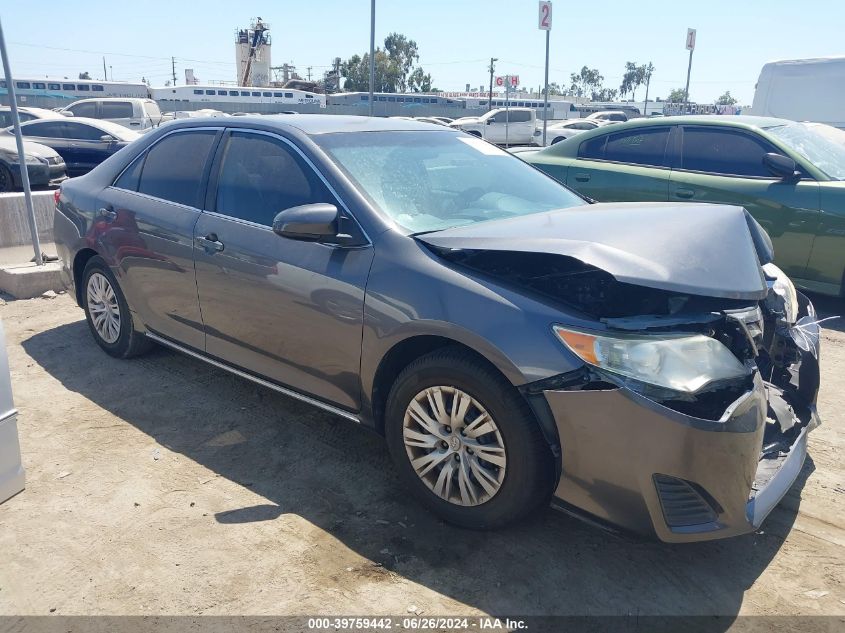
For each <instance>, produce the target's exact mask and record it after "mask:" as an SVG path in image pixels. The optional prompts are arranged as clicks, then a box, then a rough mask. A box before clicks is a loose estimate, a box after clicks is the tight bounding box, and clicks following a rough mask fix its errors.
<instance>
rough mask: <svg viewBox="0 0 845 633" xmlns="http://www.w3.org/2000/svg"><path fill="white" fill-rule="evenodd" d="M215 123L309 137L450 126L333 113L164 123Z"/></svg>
mask: <svg viewBox="0 0 845 633" xmlns="http://www.w3.org/2000/svg"><path fill="white" fill-rule="evenodd" d="M203 122H205V123H206V125H214V126H220V125H224V126H230V127H231V126H238V127H248V126H249V125H250V124H254V125H256V126H257V127H264V128H266V127H275V128H278V129H280V130H287V129H295V130H298V131H300V132H302V133H304V134H307V135H309V136H315V135H319V134H336V133H343V132H400V131H418V132H422V131H426V130H428V131H438V132H443V131H447V130H449V128H447V127H445V126H443V125H437V124H436V123H426V122H424V121H416V120H413V119H411V120H407V119H398V118H382V117H367V116H353V115H340V114H338V115H334V114H300V115H298V116H295V117H292V116H289V115H272V114H270V115H247V116H239V117H237V118H235V119H229V118H226V119H219V118H215V119H212V118H206V119H203V118H202V117H197V118H192V119H178V120H176V121H173V122H172V123H168V124H167V129H168V130H173V129H177V128H179V127H196V126H197V125H200V124H202V123H203Z"/></svg>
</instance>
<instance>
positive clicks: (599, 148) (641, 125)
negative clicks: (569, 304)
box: [525, 116, 845, 295]
mask: <svg viewBox="0 0 845 633" xmlns="http://www.w3.org/2000/svg"><path fill="white" fill-rule="evenodd" d="M840 134H841V136H842V138H843V139H845V132H840V131H838V130H832V129H828V130H827V132H826V133H822V132H820V131H819V128H818V126H815V125H814V124H807V123H796V122H794V121H786V120H783V119H774V118H764V117H754V116H679V117H667V118H660V119H657V120H655V119H636V120H633V121H628V122H627V123H619V124H616V125H608V126H604V127H600V128H598V129H596V130H592V131H589V132H583V133H581V134H578V135H577V136H574V137H572V138H570V139H567V140H565V141H561V142H560V143H557V144H555V145H552V146H551V147H548V148H546V149H544V150H542V151H539V152H536V153H533V154H528V155H526V156H525V160H526V161H527V162H529V163H531V164H533V165H535V166H536V167H538V168H539V169H541V170H543V171H544V172H546V173H548V174H549V175H551V176H552V177H553V178H555V179H557V180H558V181H560V182H562V183H564V184H566V185H567V186H568V187H570V188H571V189H574V190H575V191H577V192H579V193H581V194H582V195H584V196H587V197H589V198H593V199H594V200H597V201H599V202H615V201H649V202H651V201H661V200H665V201H669V202H677V201H681V200H690V201H694V202H714V203H716V202H718V203H724V204H734V205H738V206H743V207H745V208H746V209H747V210H748V211H749V212H750V213H751V215H753V216H754V217H755V218H756V219H757V221H758V222H759V223H760V224H761V225H762V226H763V227H764V228H765V229H766V231H767V232H768V233H769V235H770V236H771V238H772V243H773V245H774V248H775V261H776V263H777V265H778V266H779V267H780V268H782V269H783V270H784V271H785V272H786V273H787V274H788V275H789V276H790V277H792V279H793V280H794V281H795V283H796V284H797V285H800V286H802V287H803V288H806V289H808V290H812V291H815V292H819V293H823V294H828V295H843V293H845V275H843V271H845V143H843V142H837V141H838V135H840ZM655 230H659V227H655Z"/></svg>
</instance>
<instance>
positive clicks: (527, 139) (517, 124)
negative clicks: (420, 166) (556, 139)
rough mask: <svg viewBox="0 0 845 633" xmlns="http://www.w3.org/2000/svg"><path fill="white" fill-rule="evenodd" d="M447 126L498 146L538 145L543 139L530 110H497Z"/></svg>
mask: <svg viewBox="0 0 845 633" xmlns="http://www.w3.org/2000/svg"><path fill="white" fill-rule="evenodd" d="M449 126H450V127H453V128H458V129H460V130H463V131H464V132H468V133H470V134H474V135H475V136H480V137H481V138H483V139H484V140H485V141H490V142H491V143H497V144H500V145H504V144H508V145H539V144H540V143H542V139H543V132H542V130H540V129H538V128H537V113H536V112H534V110H533V109H532V108H508V109H505V108H498V109H496V110H490V112H487V113H486V114H483V115H482V116H480V117H464V118H462V119H458V120H457V121H453V122H452V123H450V124H449Z"/></svg>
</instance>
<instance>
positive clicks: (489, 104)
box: [487, 57, 499, 112]
mask: <svg viewBox="0 0 845 633" xmlns="http://www.w3.org/2000/svg"><path fill="white" fill-rule="evenodd" d="M497 61H499V58H498V57H491V58H490V68H489V69H488V70H489V71H490V96H489V97H488V99H487V112H490V110H492V109H493V71H495V70H496V62H497Z"/></svg>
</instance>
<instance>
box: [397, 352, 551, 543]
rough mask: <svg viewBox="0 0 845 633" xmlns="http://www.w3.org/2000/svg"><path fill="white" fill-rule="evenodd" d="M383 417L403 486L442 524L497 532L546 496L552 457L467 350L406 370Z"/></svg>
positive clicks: (500, 384)
mask: <svg viewBox="0 0 845 633" xmlns="http://www.w3.org/2000/svg"><path fill="white" fill-rule="evenodd" d="M386 416H387V417H386V425H385V432H386V435H387V442H388V447H389V449H390V453H391V456H392V458H393V460H394V462H395V464H396V467H397V469H398V471H399V474H400V476H401V478H402V479H403V481H404V482H405V484H406V485H407V486H408V487H409V488H410V490H411V491H412V492H413V493H414V494H415V495H416V496H417V498H418V499H419V500H420V501H421V502H422V503H423V504H424V505H425V506H426V507H428V508H429V509H430V510H432V511H433V512H434V513H436V514H437V515H439V516H440V517H441V518H443V519H445V520H446V521H449V522H451V523H455V524H457V525H460V526H463V527H469V528H476V529H488V528H495V527H500V526H503V525H506V524H508V523H512V522H514V521H517V520H519V519H521V518H523V517H524V516H526V515H527V514H528V513H530V512H531V511H532V510H534V509H535V508H537V507H538V506H539V505H540V504H542V503H543V502H544V501H547V500H548V497H549V495H550V494H551V491H552V486H553V483H554V482H553V476H554V468H553V461H552V454H551V451H550V450H549V446H548V444H546V442H545V441H544V439H543V437H542V435H541V433H540V429H539V426H538V425H537V422H536V420H535V419H534V416H533V414H532V413H531V410H530V409H529V408H528V405H527V404H526V403H525V401H524V400H523V399H522V398H521V396H520V395H519V393H518V392H517V391H516V389H515V388H514V387H513V386H512V385H511V384H510V383H508V381H507V380H505V378H504V377H502V376H501V375H500V374H499V373H498V372H497V371H496V370H495V369H493V368H492V367H490V366H488V365H487V364H486V363H484V362H483V361H482V360H480V359H478V358H476V357H475V356H473V355H472V354H470V353H468V352H466V351H464V350H460V349H456V348H446V349H443V350H437V351H435V352H432V353H430V354H427V355H426V356H423V357H422V358H419V359H418V360H416V361H414V362H413V363H411V364H410V365H409V366H408V367H406V368H405V369H404V370H403V371H402V373H400V374H399V376H398V377H397V379H396V382H395V383H394V385H393V388H392V389H391V391H390V395H389V396H388V403H387V410H386Z"/></svg>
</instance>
